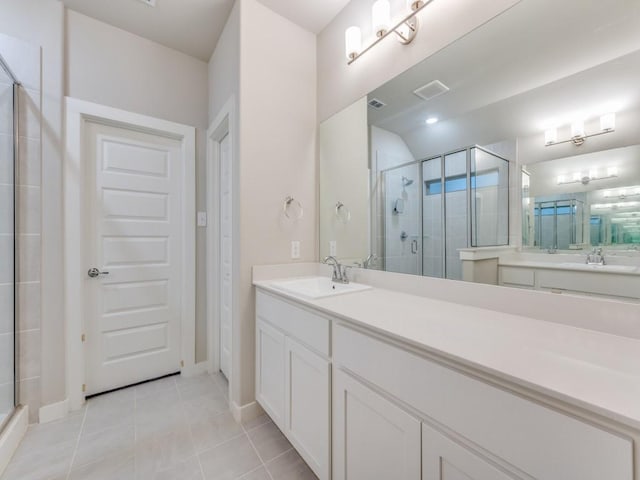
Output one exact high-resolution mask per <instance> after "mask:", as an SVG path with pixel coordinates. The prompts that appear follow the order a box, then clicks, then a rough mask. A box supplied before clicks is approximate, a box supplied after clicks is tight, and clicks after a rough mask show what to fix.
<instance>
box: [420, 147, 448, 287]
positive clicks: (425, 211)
mask: <svg viewBox="0 0 640 480" xmlns="http://www.w3.org/2000/svg"><path fill="white" fill-rule="evenodd" d="M422 186H423V194H422V239H423V240H422V242H423V248H422V274H423V275H425V276H427V277H438V278H442V277H444V223H443V218H442V212H443V206H444V205H443V197H442V195H443V192H442V157H436V158H432V159H430V160H426V161H424V162H423V163H422Z"/></svg>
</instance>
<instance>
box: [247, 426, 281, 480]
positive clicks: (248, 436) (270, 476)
mask: <svg viewBox="0 0 640 480" xmlns="http://www.w3.org/2000/svg"><path fill="white" fill-rule="evenodd" d="M245 435H246V436H247V439H248V440H249V444H250V445H251V447H252V448H253V450H254V451H255V452H256V455H257V456H258V460H260V463H262V466H263V467H264V469H265V471H266V472H267V476H268V477H269V478H270V479H271V480H275V479H274V478H273V476H272V475H271V472H270V471H269V469H268V468H267V464H266V463H265V462H264V460H263V459H262V455H260V452H258V449H257V448H256V446H255V445H254V443H253V440H251V436H250V435H249V434H248V433H247V432H245Z"/></svg>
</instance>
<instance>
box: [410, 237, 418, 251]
mask: <svg viewBox="0 0 640 480" xmlns="http://www.w3.org/2000/svg"><path fill="white" fill-rule="evenodd" d="M411 253H418V240H411Z"/></svg>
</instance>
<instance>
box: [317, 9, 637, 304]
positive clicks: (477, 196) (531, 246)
mask: <svg viewBox="0 0 640 480" xmlns="http://www.w3.org/2000/svg"><path fill="white" fill-rule="evenodd" d="M639 24H640V2H630V1H628V0H611V1H610V2H607V5H606V8H605V7H604V6H603V4H602V2H596V1H592V0H563V1H562V2H557V1H553V0H522V1H521V2H519V3H517V4H516V5H515V6H514V7H512V8H511V9H509V10H507V11H506V12H504V13H502V14H501V15H499V16H498V17H496V18H494V19H493V20H491V21H490V22H488V23H486V24H485V25H483V26H482V27H480V28H478V29H476V30H474V31H473V32H471V33H469V34H468V35H466V36H465V37H463V38H461V39H459V40H458V41H456V42H455V43H453V44H451V45H449V46H448V47H446V48H445V49H443V50H441V51H439V52H438V53H436V54H434V55H432V56H431V57H429V58H427V59H425V60H424V61H422V62H421V63H419V64H417V65H415V66H414V67H412V68H411V69H409V70H407V71H406V72H404V73H402V74H401V75H399V76H398V77H396V78H394V79H392V80H391V81H389V82H388V83H386V84H384V85H382V86H380V87H379V88H377V89H376V90H374V91H372V92H370V93H369V94H368V95H367V96H366V97H364V98H362V99H360V100H358V101H357V102H355V103H354V104H353V105H351V106H349V107H348V108H346V109H344V110H343V111H341V112H339V113H337V114H336V115H334V116H333V117H331V118H329V119H328V120H326V121H324V122H323V123H322V124H321V126H320V255H321V258H324V257H326V256H328V255H333V256H335V257H337V258H338V259H339V260H340V261H341V262H343V263H345V264H353V265H359V266H364V267H365V268H376V269H380V270H386V271H392V272H399V273H407V274H414V275H423V276H432V277H440V278H447V279H452V280H466V281H475V282H482V283H492V284H502V285H509V286H513V287H520V288H539V289H547V290H553V291H555V292H558V293H562V292H569V293H577V294H586V295H603V296H606V297H610V298H616V299H620V300H625V301H637V299H639V298H640V252H639V251H638V250H639V248H640V29H638V28H637V26H638V25H639ZM408 48H410V47H408ZM371 54H372V55H373V56H375V52H372V53H371ZM353 68H357V65H354V66H353ZM604 284H606V286H605V285H604Z"/></svg>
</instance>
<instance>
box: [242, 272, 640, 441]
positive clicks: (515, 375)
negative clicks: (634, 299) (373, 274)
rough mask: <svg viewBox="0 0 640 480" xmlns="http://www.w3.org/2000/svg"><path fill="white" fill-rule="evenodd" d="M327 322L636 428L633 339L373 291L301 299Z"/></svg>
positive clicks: (639, 359)
mask: <svg viewBox="0 0 640 480" xmlns="http://www.w3.org/2000/svg"><path fill="white" fill-rule="evenodd" d="M254 284H255V285H256V286H258V287H260V288H262V289H264V290H267V291H270V292H272V293H275V294H277V295H280V296H283V297H285V298H290V299H293V300H295V301H297V302H299V303H301V304H304V305H308V306H310V307H313V308H315V309H318V310H319V311H322V312H324V313H326V314H328V315H331V316H333V317H337V318H339V319H342V320H345V321H347V322H351V323H354V324H357V325H360V326H364V327H367V328H370V329H372V330H375V331H377V332H379V333H382V334H384V335H386V336H389V337H392V338H394V339H396V340H400V341H402V342H405V343H407V344H410V345H412V346H415V347H418V348H420V349H423V350H425V351H428V352H430V353H436V354H438V355H440V356H442V357H445V358H447V359H449V360H453V361H454V362H458V363H460V364H463V365H466V366H470V367H472V368H475V369H478V370H481V371H484V372H487V373H489V374H491V375H495V376H497V377H500V378H502V379H505V380H508V381H510V382H512V383H515V384H518V385H520V386H524V387H526V388H529V389H532V390H535V391H538V392H540V393H543V394H546V395H549V396H551V397H553V398H556V399H559V400H562V401H566V402H568V403H571V404H573V405H576V406H579V407H583V408H585V409H587V410H589V411H592V412H594V413H597V414H599V415H602V416H604V417H607V418H610V419H612V420H615V421H619V422H622V423H623V424H626V425H629V426H631V427H633V428H636V429H640V340H638V339H633V338H626V337H622V336H616V335H611V334H608V333H602V332H596V331H592V330H586V329H582V328H576V327H572V326H568V325H562V324H558V323H552V322H546V321H542V320H537V319H533V318H529V317H525V316H520V315H512V314H507V313H502V312H497V311H493V310H487V309H483V308H477V307H470V306H464V305H458V304H455V303H450V302H443V301H439V300H435V299H432V298H425V297H420V296H416V295H408V294H405V293H401V292H395V291H391V290H386V289H381V288H373V289H371V290H366V291H362V292H356V293H348V294H343V295H337V296H334V297H328V298H322V299H316V300H309V299H305V298H301V297H297V296H295V295H290V294H287V293H284V292H283V291H282V290H279V289H277V288H273V287H272V286H270V284H271V281H269V280H265V281H255V282H254Z"/></svg>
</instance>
